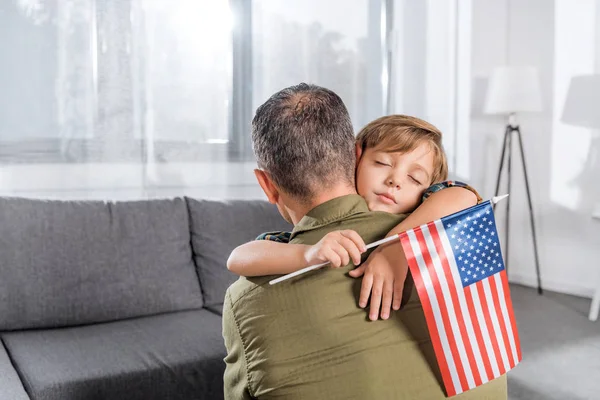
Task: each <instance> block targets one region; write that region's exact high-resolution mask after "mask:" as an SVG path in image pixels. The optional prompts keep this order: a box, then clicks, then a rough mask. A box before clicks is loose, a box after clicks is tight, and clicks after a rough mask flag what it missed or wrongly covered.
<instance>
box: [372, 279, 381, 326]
mask: <svg viewBox="0 0 600 400" xmlns="http://www.w3.org/2000/svg"><path fill="white" fill-rule="evenodd" d="M382 294H383V279H381V278H377V277H376V278H375V279H374V280H373V288H372V289H371V307H370V308H369V319H370V320H371V321H376V320H377V318H379V307H380V306H381V295H382Z"/></svg>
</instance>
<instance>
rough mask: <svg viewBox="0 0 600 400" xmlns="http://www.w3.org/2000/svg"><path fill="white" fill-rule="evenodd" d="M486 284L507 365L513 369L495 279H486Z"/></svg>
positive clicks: (513, 361) (512, 359)
mask: <svg viewBox="0 0 600 400" xmlns="http://www.w3.org/2000/svg"><path fill="white" fill-rule="evenodd" d="M488 282H489V283H490V290H491V292H492V299H493V303H494V308H495V309H496V315H497V317H498V322H499V323H500V331H501V332H502V338H503V339H504V347H505V348H506V354H508V365H509V366H510V368H513V367H514V366H515V365H516V363H515V360H514V358H513V355H512V350H511V349H510V341H509V339H508V331H507V330H506V324H505V323H504V316H503V313H502V308H501V306H500V298H499V296H498V288H497V287H496V279H494V278H493V276H491V277H489V278H488ZM502 301H504V300H502Z"/></svg>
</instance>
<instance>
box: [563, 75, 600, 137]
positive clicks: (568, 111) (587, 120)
mask: <svg viewBox="0 0 600 400" xmlns="http://www.w3.org/2000/svg"><path fill="white" fill-rule="evenodd" d="M561 122H564V123H565V124H569V125H576V126H582V127H585V128H591V129H600V75H579V76H574V77H573V78H571V84H570V85H569V91H568V92H567V100H566V101H565V107H564V109H563V114H562V118H561Z"/></svg>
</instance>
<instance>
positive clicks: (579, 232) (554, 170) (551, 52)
mask: <svg viewBox="0 0 600 400" xmlns="http://www.w3.org/2000/svg"><path fill="white" fill-rule="evenodd" d="M598 7H600V1H598V0H581V1H577V2H573V1H569V0H478V1H474V2H473V15H472V17H473V28H472V31H473V32H472V35H473V36H472V55H471V57H472V71H473V76H472V78H473V79H472V82H471V83H472V88H471V90H472V93H473V107H472V114H471V139H470V146H471V149H472V151H471V169H472V172H473V176H472V180H471V181H472V182H473V183H474V184H475V185H476V186H477V187H478V188H480V189H481V191H482V193H483V194H484V197H490V196H491V195H493V191H494V189H495V182H496V173H497V169H498V164H499V157H500V151H501V144H502V142H501V140H502V135H503V131H504V121H502V120H501V119H497V118H495V117H489V116H485V115H482V113H481V104H482V101H483V94H484V92H485V86H486V77H487V76H488V75H489V73H490V72H491V70H492V68H493V67H494V66H496V65H503V64H509V65H534V66H536V67H538V69H539V71H540V75H541V77H540V79H541V88H542V94H543V99H544V111H543V112H542V113H540V114H536V115H524V116H522V117H521V118H520V125H521V130H522V133H523V140H524V147H525V153H526V157H527V160H526V161H527V169H528V175H529V180H530V186H531V192H532V198H533V203H534V211H535V221H536V224H537V225H536V228H537V234H538V244H539V250H540V262H541V270H542V284H543V286H544V287H545V288H547V289H551V290H557V291H561V292H566V293H573V294H580V295H586V296H589V295H591V293H592V290H593V288H594V287H595V286H596V285H597V284H596V282H597V281H598V279H599V278H600V277H598V271H599V270H600V262H599V261H598V260H600V221H597V220H592V219H591V212H592V205H593V203H595V202H597V201H600V196H598V195H599V194H600V193H599V192H598V191H597V189H595V188H594V186H597V183H594V182H593V181H594V178H597V176H598V173H599V172H600V168H598V165H599V164H598V162H600V159H598V160H597V161H596V164H595V165H592V164H591V163H590V162H589V158H590V155H589V154H588V153H587V148H588V145H589V144H590V141H591V139H590V138H591V137H592V133H591V132H590V131H589V130H585V129H583V128H573V127H568V126H566V125H564V124H562V123H560V115H561V113H562V107H563V104H564V100H565V96H566V90H567V87H568V83H569V80H570V78H571V76H572V75H574V74H577V73H591V72H593V69H594V68H597V67H598V65H597V64H596V65H594V57H596V56H597V54H600V40H598V39H597V38H598V31H594V27H595V26H596V25H598V24H599V23H600V20H599V19H598V17H597V15H598ZM596 71H598V69H596ZM516 150H517V148H516V147H515V148H513V151H516ZM596 150H598V149H596ZM514 154H517V153H513V179H512V183H513V184H512V188H511V190H510V193H511V213H510V214H511V219H510V239H509V243H510V245H509V248H510V252H509V259H508V270H509V277H510V280H511V281H514V282H519V283H524V284H529V285H534V284H535V270H534V259H533V247H532V243H531V231H530V228H529V226H530V225H529V214H528V207H527V200H526V195H525V189H524V181H523V178H522V176H523V175H522V169H521V166H520V159H519V158H518V157H517V158H516V159H514ZM586 161H588V163H587V164H586ZM596 181H597V179H596ZM501 187H503V188H506V186H505V183H503V186H501ZM504 191H505V190H501V192H504ZM496 217H497V220H498V222H499V230H500V235H501V238H503V237H504V236H503V232H504V231H505V227H504V219H505V214H504V207H498V211H497V214H496Z"/></svg>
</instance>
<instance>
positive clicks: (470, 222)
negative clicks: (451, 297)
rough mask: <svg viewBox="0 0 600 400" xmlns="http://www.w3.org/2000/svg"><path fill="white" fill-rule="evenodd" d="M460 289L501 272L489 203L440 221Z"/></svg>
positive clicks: (502, 266)
mask: <svg viewBox="0 0 600 400" xmlns="http://www.w3.org/2000/svg"><path fill="white" fill-rule="evenodd" d="M442 223H443V224H444V228H445V229H446V235H448V239H449V240H450V245H451V246H452V252H453V253H454V258H455V259H456V265H457V266H458V271H459V273H460V278H461V280H462V283H463V287H466V286H469V285H471V284H473V283H476V282H478V281H480V280H482V279H484V278H487V277H488V276H490V275H493V274H495V273H497V272H500V271H502V270H503V269H504V261H503V260H502V252H501V251H500V242H499V240H498V232H497V231H496V221H495V220H494V212H493V210H492V206H491V204H490V202H489V201H486V202H483V203H481V204H478V205H476V206H475V207H471V208H469V209H467V210H465V211H464V212H459V213H456V214H453V215H450V216H448V217H446V218H442Z"/></svg>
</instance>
